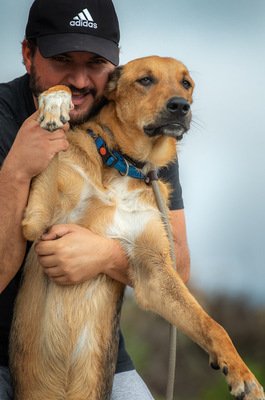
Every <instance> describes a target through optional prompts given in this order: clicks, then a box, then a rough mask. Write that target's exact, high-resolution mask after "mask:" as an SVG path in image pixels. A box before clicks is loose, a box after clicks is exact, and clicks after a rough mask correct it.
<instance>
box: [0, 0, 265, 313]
mask: <svg viewBox="0 0 265 400" xmlns="http://www.w3.org/2000/svg"><path fill="white" fill-rule="evenodd" d="M113 2H114V5H115V7H116V11H117V14H118V17H119V20H120V29H121V42H120V46H121V57H120V62H121V64H124V63H126V62H128V61H130V60H132V59H134V58H139V57H145V56H149V55H159V56H167V57H168V56H169V57H173V58H176V59H178V60H179V61H182V62H183V63H184V64H185V65H186V66H187V68H188V69H189V71H190V74H191V76H192V78H193V80H194V81H195V84H196V87H195V92H194V103H193V106H192V112H193V122H192V127H191V129H190V131H189V133H188V134H187V135H186V137H185V138H184V139H183V141H182V142H181V145H180V146H179V163H180V179H181V184H182V189H183V198H184V204H185V216H186V223H187V235H188V242H189V248H190V254H191V284H192V285H193V286H195V287H197V288H198V289H201V290H203V291H205V292H206V293H209V294H216V293H217V292H220V293H222V294H225V295H226V294H227V295H229V296H246V297H247V298H248V299H249V300H250V301H252V302H254V303H259V304H263V305H264V304H265V288H264V286H265V285H264V282H265V268H264V266H265V240H264V236H265V235H264V231H265V212H264V206H265V187H264V186H265V185H264V181H265V178H264V170H265V157H264V152H265V122H264V119H263V118H264V116H265V79H264V72H265V1H264V0H222V1H217V0H186V1H179V0H163V1H162V0H156V1H153V0H144V1H140V0H134V1H131V0H113ZM31 3H32V0H9V1H4V0H2V1H1V3H0V14H1V25H0V37H1V43H0V54H1V59H0V81H1V82H6V81H9V80H11V79H13V78H15V77H17V76H20V75H22V74H23V73H24V72H25V69H24V66H23V65H22V62H21V61H22V57H21V41H22V40H23V37H24V30H25V25H26V20H27V15H28V10H29V7H30V5H31Z"/></svg>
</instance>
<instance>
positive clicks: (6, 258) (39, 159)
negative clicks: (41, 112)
mask: <svg viewBox="0 0 265 400" xmlns="http://www.w3.org/2000/svg"><path fill="white" fill-rule="evenodd" d="M37 117H38V112H36V113H34V114H33V115H32V116H31V117H30V118H28V119H27V120H26V121H25V123H24V124H23V125H22V127H21V129H20V130H19V132H18V134H17V137H16V139H15V141H14V143H13V146H12V148H11V149H10V152H9V153H8V155H7V157H6V159H5V161H4V163H3V165H2V168H1V171H0V220H1V231H0V254H1V263H0V292H2V291H3V290H4V288H5V287H6V286H7V285H8V283H9V282H10V280H11V279H12V278H13V277H14V275H15V274H16V272H17V271H18V269H19V267H20V265H21V263H22V261H23V258H24V255H25V248H26V241H25V239H24V237H23V235H22V230H21V221H22V218H23V211H24V208H25V206H26V204H27V199H28V192H29V187H30V182H31V179H32V178H33V177H34V176H35V175H37V174H38V173H40V172H41V171H42V170H43V169H44V168H46V166H47V165H48V164H49V162H50V161H51V159H52V158H53V156H54V155H55V154H56V153H57V152H58V151H61V150H66V149H67V148H68V142H67V140H66V136H65V130H67V129H68V128H69V126H68V125H65V127H64V130H63V129H59V130H58V131H56V132H54V133H50V132H47V131H45V130H44V129H42V128H40V126H39V123H38V122H37Z"/></svg>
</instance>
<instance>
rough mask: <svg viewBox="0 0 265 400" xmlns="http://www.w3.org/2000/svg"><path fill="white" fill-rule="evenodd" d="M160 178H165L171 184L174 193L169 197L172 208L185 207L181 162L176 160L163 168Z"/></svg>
mask: <svg viewBox="0 0 265 400" xmlns="http://www.w3.org/2000/svg"><path fill="white" fill-rule="evenodd" d="M158 176H159V178H161V179H163V181H165V182H169V183H170V184H171V188H172V193H171V196H170V198H169V201H170V204H169V208H170V210H182V209H183V208H184V203H183V198H182V188H181V185H180V181H179V163H178V161H177V160H176V161H175V162H174V163H172V164H170V165H169V166H168V167H165V168H162V169H161V170H160V171H159V174H158Z"/></svg>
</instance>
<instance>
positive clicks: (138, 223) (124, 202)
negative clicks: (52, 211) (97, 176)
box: [60, 164, 159, 243]
mask: <svg viewBox="0 0 265 400" xmlns="http://www.w3.org/2000/svg"><path fill="white" fill-rule="evenodd" d="M72 168H73V170H74V171H75V172H76V173H77V174H78V176H79V179H81V181H82V184H81V185H80V183H79V189H78V190H79V196H78V201H77V202H76V204H75V206H74V207H73V208H72V209H71V210H70V211H69V212H68V213H67V215H64V216H63V218H62V220H61V221H60V222H61V223H80V224H81V225H82V224H83V223H82V222H84V221H89V222H87V223H84V225H88V226H87V227H88V228H89V227H90V226H95V222H96V225H98V226H100V227H101V228H100V229H101V231H100V232H99V231H98V233H101V234H102V235H104V236H107V237H111V238H116V239H122V240H124V241H125V242H130V243H133V241H134V240H135V238H136V237H137V236H138V235H140V234H141V233H142V232H143V230H144V228H145V226H146V224H147V223H148V222H149V221H150V220H151V219H152V218H154V217H159V212H158V210H157V209H155V208H154V207H153V206H152V205H150V204H148V203H146V202H143V201H142V200H141V194H142V193H143V191H144V188H138V189H135V190H129V182H130V179H132V178H129V177H122V176H116V177H115V178H113V179H111V180H109V181H108V183H107V185H106V186H105V188H106V189H105V190H104V191H103V190H100V189H99V188H98V187H97V186H95V185H94V184H93V182H92V180H91V179H90V177H89V176H88V175H87V174H86V173H85V172H84V171H83V169H82V168H81V167H80V166H78V165H75V164H74V165H72ZM96 230H97V229H96Z"/></svg>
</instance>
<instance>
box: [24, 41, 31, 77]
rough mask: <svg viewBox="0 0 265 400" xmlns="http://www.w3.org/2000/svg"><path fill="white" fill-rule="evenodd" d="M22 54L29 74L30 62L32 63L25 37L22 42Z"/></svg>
mask: <svg viewBox="0 0 265 400" xmlns="http://www.w3.org/2000/svg"><path fill="white" fill-rule="evenodd" d="M22 56H23V61H24V64H25V67H26V70H27V73H28V74H30V70H31V64H32V53H31V50H30V49H29V47H28V41H27V39H24V40H23V42H22Z"/></svg>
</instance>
